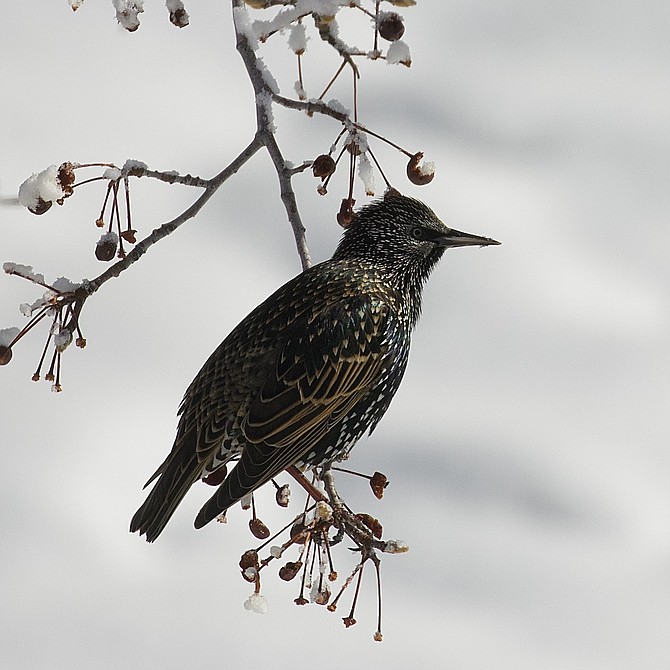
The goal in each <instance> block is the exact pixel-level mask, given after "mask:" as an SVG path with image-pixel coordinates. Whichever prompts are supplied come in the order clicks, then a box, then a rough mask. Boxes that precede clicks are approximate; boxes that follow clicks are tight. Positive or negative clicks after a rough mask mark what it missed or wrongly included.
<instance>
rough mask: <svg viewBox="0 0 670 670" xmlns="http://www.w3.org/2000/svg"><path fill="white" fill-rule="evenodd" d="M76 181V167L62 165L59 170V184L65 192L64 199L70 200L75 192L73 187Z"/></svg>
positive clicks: (66, 164) (68, 164) (69, 164)
mask: <svg viewBox="0 0 670 670" xmlns="http://www.w3.org/2000/svg"><path fill="white" fill-rule="evenodd" d="M75 179H76V175H75V173H74V165H72V163H62V164H61V165H60V167H59V168H58V183H59V184H60V187H61V189H62V191H63V197H64V198H68V197H69V196H71V195H72V193H73V192H74V190H73V188H72V185H73V184H74V182H75Z"/></svg>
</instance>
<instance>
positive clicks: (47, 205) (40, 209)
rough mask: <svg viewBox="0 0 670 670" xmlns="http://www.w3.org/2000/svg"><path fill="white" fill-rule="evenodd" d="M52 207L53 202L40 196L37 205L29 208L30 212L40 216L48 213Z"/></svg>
mask: <svg viewBox="0 0 670 670" xmlns="http://www.w3.org/2000/svg"><path fill="white" fill-rule="evenodd" d="M51 205H53V202H51V200H43V199H42V198H41V197H40V196H38V197H37V204H36V205H33V206H31V207H28V211H29V212H32V213H33V214H37V215H38V216H39V215H40V214H44V213H45V212H48V211H49V210H50V209H51Z"/></svg>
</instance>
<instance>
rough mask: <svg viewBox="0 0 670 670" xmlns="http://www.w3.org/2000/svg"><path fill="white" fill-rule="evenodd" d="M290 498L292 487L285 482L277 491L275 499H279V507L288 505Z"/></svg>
mask: <svg viewBox="0 0 670 670" xmlns="http://www.w3.org/2000/svg"><path fill="white" fill-rule="evenodd" d="M290 498H291V489H290V488H289V486H288V484H284V485H283V486H280V487H279V488H278V489H277V492H276V493H275V500H276V501H277V505H279V507H288V504H289V500H290Z"/></svg>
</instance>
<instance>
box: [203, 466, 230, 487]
mask: <svg viewBox="0 0 670 670" xmlns="http://www.w3.org/2000/svg"><path fill="white" fill-rule="evenodd" d="M227 474H228V468H227V467H226V466H225V465H222V466H221V467H220V468H217V469H216V470H214V472H210V473H209V474H208V475H207V476H206V477H203V478H202V481H203V482H205V484H209V486H218V485H219V484H222V483H223V480H224V479H225V478H226V475H227Z"/></svg>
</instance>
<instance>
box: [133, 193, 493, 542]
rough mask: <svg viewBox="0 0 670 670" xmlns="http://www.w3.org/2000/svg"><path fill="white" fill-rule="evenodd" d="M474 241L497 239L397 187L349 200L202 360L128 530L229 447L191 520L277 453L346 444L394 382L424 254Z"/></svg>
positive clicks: (432, 256)
mask: <svg viewBox="0 0 670 670" xmlns="http://www.w3.org/2000/svg"><path fill="white" fill-rule="evenodd" d="M475 244H476V245H488V244H497V242H495V241H493V240H490V239H488V238H483V237H477V236H474V235H469V234H465V233H459V232H458V231H454V230H451V229H449V228H447V227H446V226H445V225H444V224H443V223H442V222H441V221H440V220H439V219H438V218H437V217H436V216H435V214H434V213H433V212H432V210H430V209H429V208H428V207H426V206H425V205H424V204H422V203H421V202H419V201H417V200H413V199H411V198H407V197H404V196H401V195H399V194H397V193H395V192H391V193H390V194H389V195H387V196H386V198H384V199H383V200H379V201H376V202H374V203H372V204H370V205H368V206H367V207H364V208H363V209H362V210H360V212H358V214H357V215H356V217H355V219H354V221H353V222H352V224H351V225H350V227H349V228H347V230H346V231H345V232H344V235H343V237H342V240H341V242H340V244H339V245H338V248H337V250H336V251H335V254H334V255H333V258H332V259H330V260H328V261H325V262H323V263H320V264H319V265H315V266H314V267H312V268H310V269H309V270H307V271H305V272H303V273H302V274H300V275H298V276H297V277H295V278H293V279H292V280H291V281H289V282H288V283H287V284H285V285H284V286H282V287H281V288H280V289H278V290H277V291H276V292H275V293H274V294H272V295H271V296H270V297H269V298H267V300H265V301H264V302H263V303H261V304H260V305H259V306H258V307H257V308H256V309H255V310H253V311H252V312H251V313H250V314H249V315H248V316H247V317H246V318H245V319H244V320H243V321H242V322H241V323H240V324H239V325H238V326H237V327H236V328H235V329H234V330H233V331H232V332H231V333H230V335H228V337H227V338H226V339H225V340H224V341H223V342H222V343H221V345H219V347H218V348H217V349H216V350H215V351H214V353H213V354H212V355H211V356H210V357H209V359H208V360H207V362H206V363H205V364H204V365H203V367H202V369H201V370H200V372H199V373H198V374H197V376H196V377H195V379H194V380H193V382H192V383H191V385H190V386H189V388H188V389H187V391H186V394H185V395H184V399H183V401H182V404H181V406H180V408H179V415H180V418H179V424H178V428H177V436H176V439H175V443H174V446H173V448H172V451H171V452H170V454H169V455H168V457H167V458H166V459H165V461H164V462H163V464H162V465H161V466H160V467H159V468H158V470H157V471H156V472H155V473H154V475H153V476H152V477H151V479H150V480H149V482H147V484H149V483H151V482H152V481H154V480H155V479H156V478H157V479H158V481H157V482H156V484H155V485H154V488H153V489H152V491H151V493H150V494H149V496H148V498H147V500H146V501H145V503H144V504H143V505H142V507H140V509H139V510H138V511H137V513H136V514H135V516H134V517H133V519H132V521H131V526H130V530H131V531H132V532H135V531H139V532H140V534H144V535H145V536H146V539H147V541H149V542H152V541H153V540H155V539H156V537H158V535H159V534H160V533H161V531H162V530H163V528H164V527H165V524H166V523H167V522H168V520H169V519H170V517H171V516H172V514H173V513H174V510H175V509H176V507H177V505H178V504H179V502H180V501H181V500H182V498H183V497H184V495H185V494H186V492H187V491H188V489H189V488H190V487H191V486H192V484H193V483H194V482H196V481H197V480H198V479H200V478H204V477H206V476H208V475H210V474H211V473H215V472H216V471H217V469H218V468H221V467H224V466H225V465H226V463H228V462H230V461H237V464H236V465H235V467H234V468H233V470H232V471H231V472H230V473H229V474H228V475H227V477H226V478H225V480H224V481H223V483H221V484H220V486H219V487H218V489H217V490H216V492H215V493H214V495H213V496H212V497H211V499H210V500H209V501H208V502H207V503H206V504H205V505H204V507H203V508H202V509H201V511H200V513H199V514H198V516H197V517H196V520H195V526H196V528H200V527H202V526H204V525H205V524H206V523H208V522H209V521H211V520H212V519H214V518H216V517H217V516H218V515H219V514H220V513H221V512H223V511H225V510H226V509H228V507H230V506H231V505H233V504H234V503H235V502H237V501H238V500H240V499H241V498H243V497H244V496H245V495H246V494H247V493H250V492H251V491H254V490H255V489H257V488H259V487H260V486H262V485H263V484H265V483H266V482H268V481H269V480H270V479H272V478H273V477H275V476H276V475H278V474H279V473H280V472H281V471H282V470H284V469H285V468H286V467H288V466H289V465H300V466H319V465H324V464H327V463H329V462H331V461H333V460H337V459H340V458H342V457H343V456H344V455H346V454H347V453H348V452H349V450H350V449H351V448H352V447H353V446H354V444H355V443H356V442H357V441H358V439H359V438H360V437H361V436H362V435H363V434H364V433H365V432H366V431H369V432H371V431H372V430H373V429H374V428H375V426H376V425H377V423H378V422H379V420H380V419H381V417H382V416H383V415H384V413H385V412H386V410H387V409H388V406H389V404H390V402H391V400H392V398H393V396H394V394H395V392H396V391H397V389H398V386H399V385H400V382H401V380H402V376H403V374H404V372H405V367H406V365H407V358H408V354H409V346H410V336H411V332H412V329H413V328H414V326H415V325H416V322H417V320H418V318H419V314H420V312H421V291H422V287H423V284H424V282H425V280H426V279H427V277H428V275H429V274H430V271H431V270H432V268H433V266H434V265H435V263H436V262H437V261H438V260H439V259H440V257H441V256H442V254H443V252H444V250H445V249H446V248H447V247H449V246H467V245H475Z"/></svg>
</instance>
